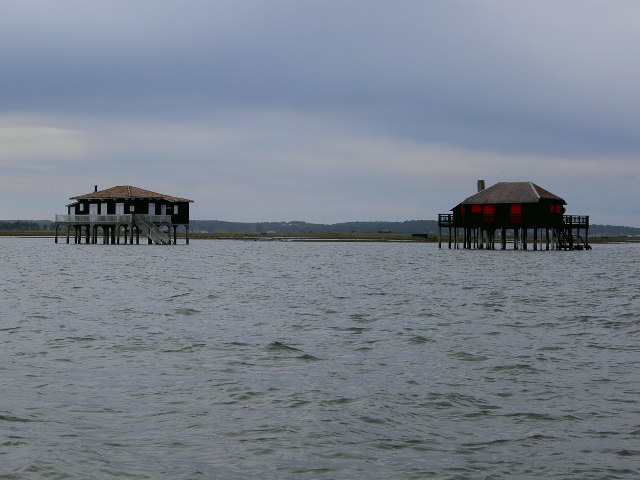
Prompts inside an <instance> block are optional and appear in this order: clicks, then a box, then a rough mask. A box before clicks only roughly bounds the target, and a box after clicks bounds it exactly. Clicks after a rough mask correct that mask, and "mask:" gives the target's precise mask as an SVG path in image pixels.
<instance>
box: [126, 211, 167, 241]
mask: <svg viewBox="0 0 640 480" xmlns="http://www.w3.org/2000/svg"><path fill="white" fill-rule="evenodd" d="M133 223H134V224H135V226H136V227H138V229H139V230H140V231H141V232H142V234H143V235H146V236H147V238H148V239H149V240H151V241H152V242H153V243H155V244H158V245H171V238H170V237H169V236H168V235H167V234H166V233H164V232H163V231H162V230H160V229H159V228H158V227H157V226H156V225H155V224H154V223H153V222H152V221H151V219H150V218H149V215H142V214H139V213H136V214H135V215H134V216H133Z"/></svg>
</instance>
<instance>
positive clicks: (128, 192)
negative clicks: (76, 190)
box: [71, 185, 193, 202]
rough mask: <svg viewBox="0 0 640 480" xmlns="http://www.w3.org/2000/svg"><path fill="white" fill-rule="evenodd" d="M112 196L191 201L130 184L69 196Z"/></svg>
mask: <svg viewBox="0 0 640 480" xmlns="http://www.w3.org/2000/svg"><path fill="white" fill-rule="evenodd" d="M114 198H123V199H132V198H148V199H161V200H167V201H168V202H193V200H189V199H188V198H180V197H173V196H171V195H164V194H162V193H156V192H152V191H150V190H145V189H144V188H138V187H132V186H131V185H120V186H117V187H111V188H107V189H106V190H100V191H98V192H91V193H87V194H85V195H78V196H77V197H71V200H87V199H88V200H106V199H114Z"/></svg>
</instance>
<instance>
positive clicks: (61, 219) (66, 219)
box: [56, 213, 171, 224]
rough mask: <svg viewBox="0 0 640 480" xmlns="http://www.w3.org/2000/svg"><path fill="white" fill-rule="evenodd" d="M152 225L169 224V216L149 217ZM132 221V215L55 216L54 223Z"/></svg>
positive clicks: (116, 222)
mask: <svg viewBox="0 0 640 480" xmlns="http://www.w3.org/2000/svg"><path fill="white" fill-rule="evenodd" d="M148 217H149V219H150V220H151V222H153V223H154V224H162V223H168V224H171V215H149V216H148ZM132 221H133V219H132V215H131V214H130V213H128V214H122V215H56V223H81V224H125V223H131V222H132Z"/></svg>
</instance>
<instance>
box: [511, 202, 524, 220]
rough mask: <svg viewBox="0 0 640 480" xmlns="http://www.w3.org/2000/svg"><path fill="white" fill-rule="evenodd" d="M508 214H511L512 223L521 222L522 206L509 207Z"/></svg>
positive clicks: (516, 204)
mask: <svg viewBox="0 0 640 480" xmlns="http://www.w3.org/2000/svg"><path fill="white" fill-rule="evenodd" d="M509 213H510V214H511V221H512V222H513V223H520V222H521V221H522V205H520V204H518V203H515V204H513V205H509Z"/></svg>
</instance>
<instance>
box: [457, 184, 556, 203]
mask: <svg viewBox="0 0 640 480" xmlns="http://www.w3.org/2000/svg"><path fill="white" fill-rule="evenodd" d="M540 199H547V200H557V201H559V202H560V203H562V204H566V203H567V202H565V201H564V200H563V199H562V198H560V197H558V196H557V195H554V194H553V193H551V192H549V191H547V190H545V189H544V188H542V187H540V186H539V185H536V184H535V183H533V182H498V183H496V184H495V185H492V186H491V187H489V188H487V189H485V190H482V191H481V192H478V193H476V194H475V195H472V196H470V197H469V198H466V199H465V200H464V201H463V202H462V204H463V205H469V204H476V205H478V204H480V205H485V204H497V203H538V202H539V201H540Z"/></svg>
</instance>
